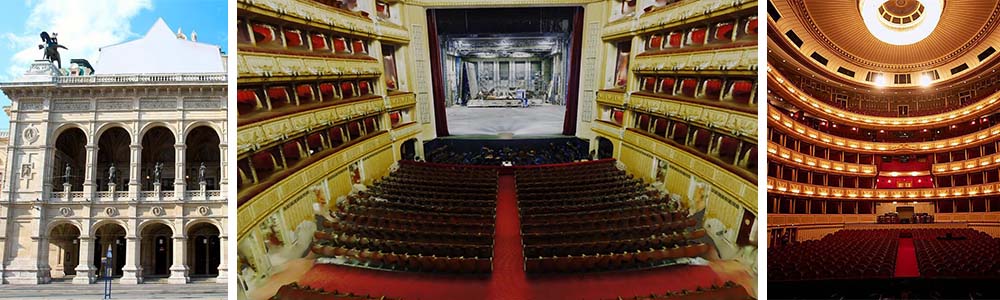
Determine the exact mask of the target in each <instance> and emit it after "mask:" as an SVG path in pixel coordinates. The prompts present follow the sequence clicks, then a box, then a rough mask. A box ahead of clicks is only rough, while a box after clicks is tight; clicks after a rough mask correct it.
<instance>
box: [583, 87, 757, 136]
mask: <svg viewBox="0 0 1000 300" xmlns="http://www.w3.org/2000/svg"><path fill="white" fill-rule="evenodd" d="M597 102H598V103H599V104H605V105H610V106H615V107H621V108H628V109H631V110H633V111H640V112H647V113H650V114H654V115H659V116H664V117H673V118H677V119H683V120H686V121H690V122H693V123H697V124H700V125H704V126H706V127H715V128H719V129H723V130H727V131H730V132H733V133H734V134H735V133H739V134H740V135H743V136H749V137H751V138H756V137H757V116H756V110H755V109H753V108H751V107H738V106H737V107H734V106H732V105H726V104H725V103H724V102H720V101H713V100H697V99H684V98H683V97H670V96H666V95H656V94H646V93H629V94H626V93H624V92H622V91H615V90H602V91H598V92H597Z"/></svg>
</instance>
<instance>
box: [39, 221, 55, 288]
mask: <svg viewBox="0 0 1000 300" xmlns="http://www.w3.org/2000/svg"><path fill="white" fill-rule="evenodd" d="M35 241H36V242H37V243H38V273H37V274H38V283H39V284H43V283H50V282H52V268H51V267H49V236H48V235H47V233H46V234H44V235H43V234H39V235H38V238H37V239H35Z"/></svg>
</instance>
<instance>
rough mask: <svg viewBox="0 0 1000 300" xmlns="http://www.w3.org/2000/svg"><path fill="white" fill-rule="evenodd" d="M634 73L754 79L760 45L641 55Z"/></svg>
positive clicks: (637, 57)
mask: <svg viewBox="0 0 1000 300" xmlns="http://www.w3.org/2000/svg"><path fill="white" fill-rule="evenodd" d="M632 71H633V72H635V73H636V74H639V75H662V74H671V75H730V76H732V75H741V76H754V75H755V74H756V71H757V46H756V45H753V46H748V47H733V48H722V49H707V50H700V51H694V52H668V53H653V54H648V55H638V56H636V58H635V63H634V64H633V67H632Z"/></svg>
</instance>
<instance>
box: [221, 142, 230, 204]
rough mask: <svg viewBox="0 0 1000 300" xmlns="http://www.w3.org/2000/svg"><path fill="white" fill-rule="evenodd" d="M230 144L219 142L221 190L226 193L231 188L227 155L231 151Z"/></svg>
mask: <svg viewBox="0 0 1000 300" xmlns="http://www.w3.org/2000/svg"><path fill="white" fill-rule="evenodd" d="M227 149H229V144H226V143H220V144H219V156H220V157H219V190H220V191H222V194H223V195H225V194H226V191H228V190H229V158H228V157H229V156H228V155H226V154H228V153H227V152H229V151H228V150H227Z"/></svg>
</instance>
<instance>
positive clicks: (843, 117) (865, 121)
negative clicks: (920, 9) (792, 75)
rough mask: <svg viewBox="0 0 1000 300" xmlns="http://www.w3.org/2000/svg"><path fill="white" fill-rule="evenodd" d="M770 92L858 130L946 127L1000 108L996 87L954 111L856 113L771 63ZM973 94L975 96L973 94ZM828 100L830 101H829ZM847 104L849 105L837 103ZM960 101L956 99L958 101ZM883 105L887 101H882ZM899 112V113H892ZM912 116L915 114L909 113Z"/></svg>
mask: <svg viewBox="0 0 1000 300" xmlns="http://www.w3.org/2000/svg"><path fill="white" fill-rule="evenodd" d="M767 80H768V92H769V93H774V95H776V96H778V97H781V99H783V100H784V101H788V102H789V103H792V104H794V106H795V107H798V108H800V109H803V110H805V111H808V112H810V113H813V114H815V115H817V116H821V117H824V118H828V119H830V120H831V121H834V122H838V123H841V124H847V125H852V126H858V127H871V126H882V127H890V128H892V129H896V130H915V129H922V128H928V127H943V126H948V125H951V124H956V123H961V122H968V121H969V120H973V119H975V118H978V117H981V116H983V115H985V114H991V113H993V112H996V111H997V109H998V108H1000V103H998V101H997V100H998V99H1000V92H997V91H996V89H995V88H984V90H983V92H982V94H988V95H987V96H984V97H982V98H980V99H978V100H973V99H971V98H970V99H968V100H966V101H965V102H964V103H967V104H966V105H962V106H958V107H955V108H953V109H942V110H938V111H934V112H928V114H927V115H923V116H905V115H904V116H900V115H899V114H898V113H897V114H889V115H886V116H881V115H873V114H878V112H879V110H878V109H876V108H873V107H868V106H866V107H864V108H861V107H856V108H857V109H855V110H856V111H851V110H849V109H845V107H847V104H846V103H851V102H854V101H849V100H848V99H846V98H844V99H843V100H837V99H836V98H835V97H834V96H832V95H824V96H819V97H821V98H817V97H814V96H813V95H811V94H810V92H809V91H803V90H802V89H800V88H799V87H798V86H796V83H795V82H794V81H793V80H791V79H789V78H787V77H785V76H784V75H783V74H781V73H780V72H778V71H777V70H776V69H775V68H774V67H773V66H772V64H771V63H770V62H769V63H768V68H767ZM970 95H972V94H970ZM826 98H829V99H826ZM837 101H846V102H837ZM956 101H957V100H956ZM883 103H884V102H883ZM861 111H863V112H864V113H861ZM893 112H896V110H893ZM909 115H914V111H913V110H912V108H911V110H910V114H909Z"/></svg>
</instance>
